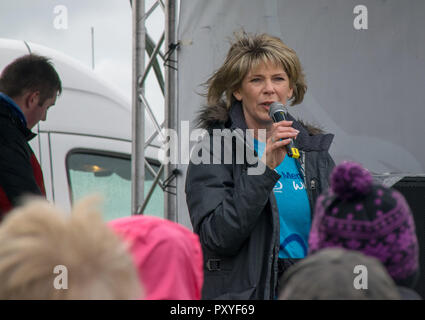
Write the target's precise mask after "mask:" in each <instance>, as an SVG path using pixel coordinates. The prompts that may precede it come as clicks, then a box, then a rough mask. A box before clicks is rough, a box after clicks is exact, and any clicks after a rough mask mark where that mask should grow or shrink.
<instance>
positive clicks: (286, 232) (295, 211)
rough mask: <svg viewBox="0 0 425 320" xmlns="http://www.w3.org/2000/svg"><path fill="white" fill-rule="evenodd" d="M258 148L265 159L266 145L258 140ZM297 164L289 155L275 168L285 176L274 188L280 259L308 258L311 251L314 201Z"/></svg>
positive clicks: (255, 142)
mask: <svg viewBox="0 0 425 320" xmlns="http://www.w3.org/2000/svg"><path fill="white" fill-rule="evenodd" d="M254 147H255V151H257V153H258V156H259V158H261V156H262V154H263V152H264V149H265V147H266V144H265V143H264V142H261V141H257V140H255V141H254ZM295 161H296V160H295V159H294V158H291V157H289V156H285V158H284V159H283V161H282V163H281V164H280V165H279V166H278V167H276V169H275V170H276V171H277V172H278V173H279V174H280V176H281V177H280V179H279V180H278V181H277V183H276V185H275V187H274V189H273V192H274V195H275V197H276V201H277V207H278V210H279V223H280V248H279V258H304V257H305V256H306V255H307V251H308V235H309V233H310V227H311V213H310V202H309V200H308V196H307V191H306V189H305V186H304V179H303V176H302V175H301V173H300V172H299V170H298V167H297V164H296V163H295Z"/></svg>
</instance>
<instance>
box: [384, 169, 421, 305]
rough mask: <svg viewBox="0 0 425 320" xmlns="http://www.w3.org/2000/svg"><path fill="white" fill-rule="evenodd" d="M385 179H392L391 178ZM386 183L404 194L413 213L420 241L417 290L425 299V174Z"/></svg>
mask: <svg viewBox="0 0 425 320" xmlns="http://www.w3.org/2000/svg"><path fill="white" fill-rule="evenodd" d="M385 180H387V181H391V178H388V179H385ZM384 184H385V183H384ZM386 185H387V186H390V187H392V188H394V189H396V190H398V191H399V192H400V193H401V194H403V196H404V197H405V198H406V201H407V202H408V204H409V206H410V209H411V211H412V213H413V216H414V219H415V224H416V235H417V237H418V242H419V266H420V274H419V280H418V283H417V285H416V287H415V290H416V292H417V293H419V294H420V295H421V297H422V298H424V299H425V175H418V176H405V177H403V178H402V179H401V180H399V181H398V182H396V183H391V182H390V183H388V184H386Z"/></svg>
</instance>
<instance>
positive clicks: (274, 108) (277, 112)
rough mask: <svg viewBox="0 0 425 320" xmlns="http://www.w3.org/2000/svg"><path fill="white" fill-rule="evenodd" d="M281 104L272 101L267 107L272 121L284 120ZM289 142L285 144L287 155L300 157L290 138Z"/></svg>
mask: <svg viewBox="0 0 425 320" xmlns="http://www.w3.org/2000/svg"><path fill="white" fill-rule="evenodd" d="M284 108H285V107H284V106H283V104H281V103H279V102H273V103H272V104H271V105H270V108H269V116H270V118H272V120H273V122H280V121H284V120H285V121H286V115H285V110H284ZM290 141H291V142H289V144H287V145H286V151H287V152H288V156H290V157H291V158H295V159H298V158H299V157H300V152H299V151H298V148H297V147H295V144H294V141H292V139H290Z"/></svg>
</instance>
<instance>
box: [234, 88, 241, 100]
mask: <svg viewBox="0 0 425 320" xmlns="http://www.w3.org/2000/svg"><path fill="white" fill-rule="evenodd" d="M233 96H234V97H235V99H236V100H238V101H242V95H241V93H240V91H239V89H238V90H236V91H234V92H233Z"/></svg>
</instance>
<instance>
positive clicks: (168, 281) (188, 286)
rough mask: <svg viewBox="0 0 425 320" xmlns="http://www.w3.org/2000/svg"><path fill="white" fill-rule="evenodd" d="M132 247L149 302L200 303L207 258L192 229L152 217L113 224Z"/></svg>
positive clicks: (129, 218) (126, 218)
mask: <svg viewBox="0 0 425 320" xmlns="http://www.w3.org/2000/svg"><path fill="white" fill-rule="evenodd" d="M109 225H110V227H111V228H112V229H113V230H115V232H117V234H119V235H120V236H121V237H122V238H123V240H124V241H126V242H127V243H128V245H129V250H130V252H131V253H132V255H133V259H134V261H135V264H136V266H137V269H138V272H139V280H140V282H141V283H142V284H143V287H144V289H145V294H146V296H145V299H147V300H199V299H200V298H201V290H202V285H203V269H202V264H203V258H202V249H201V244H200V242H199V237H198V236H197V235H196V234H194V233H193V232H192V231H190V230H189V229H187V228H185V227H183V226H182V225H179V224H177V223H174V222H172V221H168V220H165V219H160V218H157V217H151V216H131V217H125V218H119V219H116V220H113V221H110V222H109Z"/></svg>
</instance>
